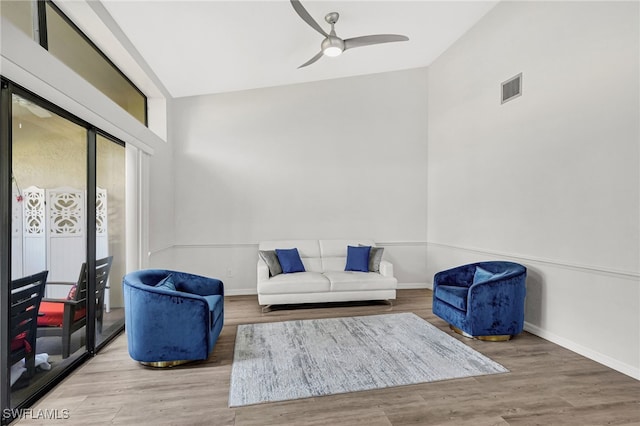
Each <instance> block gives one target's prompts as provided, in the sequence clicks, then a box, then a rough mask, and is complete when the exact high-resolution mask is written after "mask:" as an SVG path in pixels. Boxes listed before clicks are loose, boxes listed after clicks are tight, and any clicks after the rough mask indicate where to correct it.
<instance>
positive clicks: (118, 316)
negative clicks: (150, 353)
mask: <svg viewBox="0 0 640 426" xmlns="http://www.w3.org/2000/svg"><path fill="white" fill-rule="evenodd" d="M96 183H97V189H96V259H98V264H100V263H101V260H103V262H102V263H103V264H104V265H105V266H104V267H103V268H102V269H100V266H99V265H98V269H99V270H98V273H97V278H96V279H97V283H96V286H97V287H98V288H97V289H96V292H97V297H98V298H100V297H102V298H103V301H102V309H99V308H98V309H97V311H96V345H100V344H101V343H102V342H104V341H105V339H108V338H109V337H111V336H113V335H114V334H115V333H117V332H118V331H119V330H120V329H121V328H122V327H123V325H124V308H123V306H124V302H123V298H122V286H121V285H120V283H122V277H123V276H124V274H125V261H126V246H125V215H124V211H125V195H126V194H125V184H126V174H125V148H124V146H122V145H120V144H119V143H117V142H114V141H112V140H110V139H107V138H106V137H104V136H102V135H98V136H97V138H96ZM106 259H110V261H111V263H110V267H109V268H108V269H109V270H108V271H107V267H106V264H107V263H108V261H107V260H106ZM107 272H108V275H106V274H107ZM101 279H103V280H104V281H105V282H104V283H103V282H102V281H101ZM104 284H106V289H105V290H104V292H103V290H102V288H101V287H102V285H104ZM98 306H100V303H98Z"/></svg>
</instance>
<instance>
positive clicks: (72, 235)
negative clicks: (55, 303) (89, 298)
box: [11, 186, 110, 312]
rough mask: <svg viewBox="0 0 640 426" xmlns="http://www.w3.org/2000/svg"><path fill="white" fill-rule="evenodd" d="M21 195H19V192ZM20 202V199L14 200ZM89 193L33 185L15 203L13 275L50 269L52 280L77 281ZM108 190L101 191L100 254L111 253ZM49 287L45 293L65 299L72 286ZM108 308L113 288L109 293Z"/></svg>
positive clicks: (98, 210) (98, 214) (83, 253)
mask: <svg viewBox="0 0 640 426" xmlns="http://www.w3.org/2000/svg"><path fill="white" fill-rule="evenodd" d="M14 195H16V196H17V195H18V194H14ZM13 199H14V200H16V197H14V198H13ZM85 210H86V191H85V190H81V189H75V188H68V187H63V188H53V189H42V188H38V187H35V186H30V187H28V188H26V189H25V190H24V191H23V200H22V202H14V203H13V218H12V219H13V229H12V240H11V243H12V256H11V258H12V259H11V260H12V273H11V275H12V279H16V278H19V277H23V276H26V275H30V274H34V273H36V272H39V271H42V270H44V269H46V270H48V271H49V276H48V280H49V281H58V282H70V283H74V282H76V281H77V279H78V275H79V273H80V268H81V266H82V263H83V262H84V261H85V258H86V232H85V227H86V218H85ZM107 222H108V220H107V191H106V190H104V189H102V188H97V194H96V257H97V258H98V259H100V258H102V257H105V256H108V255H109V237H108V227H107ZM59 287H62V286H55V288H56V290H57V291H56V292H54V291H55V290H53V288H54V287H52V286H48V287H46V290H45V297H51V298H64V297H66V295H67V292H68V290H69V289H68V288H66V289H65V288H64V287H62V288H59ZM105 309H106V310H107V312H109V309H110V302H109V290H108V289H107V290H106V291H105Z"/></svg>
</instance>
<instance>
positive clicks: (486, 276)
mask: <svg viewBox="0 0 640 426" xmlns="http://www.w3.org/2000/svg"><path fill="white" fill-rule="evenodd" d="M503 274H504V272H499V273H497V274H494V273H493V272H489V271H487V270H486V269H482V268H481V267H479V266H476V273H475V274H473V283H474V284H478V283H483V282H485V281H489V280H491V279H493V278H496V277H498V276H500V275H503Z"/></svg>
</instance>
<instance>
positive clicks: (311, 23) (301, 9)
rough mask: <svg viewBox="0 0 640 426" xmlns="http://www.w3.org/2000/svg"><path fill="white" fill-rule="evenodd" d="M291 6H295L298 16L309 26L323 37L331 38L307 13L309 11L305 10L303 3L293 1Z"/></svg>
mask: <svg viewBox="0 0 640 426" xmlns="http://www.w3.org/2000/svg"><path fill="white" fill-rule="evenodd" d="M291 6H293V9H294V10H295V11H296V12H297V13H298V15H300V17H301V18H302V20H303V21H304V22H306V23H307V24H309V26H310V27H311V28H313V29H314V30H316V31H317V32H319V33H320V34H322V35H323V36H325V37H329V34H327V33H326V31H325V30H323V29H322V27H321V26H320V25H318V23H317V22H316V21H315V19H313V18H312V17H311V15H309V12H307V9H305V8H304V6H303V5H302V3H300V2H299V1H298V0H291Z"/></svg>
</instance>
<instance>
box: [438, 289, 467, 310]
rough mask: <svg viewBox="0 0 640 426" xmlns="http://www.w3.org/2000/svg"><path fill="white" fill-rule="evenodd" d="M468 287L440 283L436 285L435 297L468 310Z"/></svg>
mask: <svg viewBox="0 0 640 426" xmlns="http://www.w3.org/2000/svg"><path fill="white" fill-rule="evenodd" d="M468 294H469V288H468V287H458V286H453V285H439V286H437V287H436V291H435V293H434V297H435V298H436V299H440V300H442V301H443V302H445V303H448V304H449V305H451V306H453V307H455V308H458V309H460V310H462V311H466V310H467V295H468Z"/></svg>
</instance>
